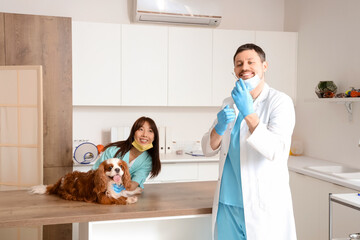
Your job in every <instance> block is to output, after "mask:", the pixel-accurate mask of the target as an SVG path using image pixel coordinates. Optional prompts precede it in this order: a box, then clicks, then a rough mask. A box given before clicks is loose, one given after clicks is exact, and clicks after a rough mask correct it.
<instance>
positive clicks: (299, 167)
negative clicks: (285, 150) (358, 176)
mask: <svg viewBox="0 0 360 240" xmlns="http://www.w3.org/2000/svg"><path fill="white" fill-rule="evenodd" d="M327 165H333V166H344V165H343V164H340V163H336V162H331V161H326V160H321V159H316V158H312V157H308V156H290V157H289V161H288V168H289V171H293V172H296V173H300V174H304V175H306V176H310V177H313V178H316V179H319V180H323V181H326V182H330V183H333V184H337V185H340V186H343V187H347V188H351V189H354V191H360V181H351V180H343V179H341V178H337V177H334V176H331V175H328V174H322V173H319V172H316V171H312V170H309V169H307V167H310V166H327Z"/></svg>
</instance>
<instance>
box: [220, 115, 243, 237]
mask: <svg viewBox="0 0 360 240" xmlns="http://www.w3.org/2000/svg"><path fill="white" fill-rule="evenodd" d="M242 120H243V118H242V116H241V115H240V114H239V115H238V119H237V120H236V122H235V126H234V128H233V130H232V132H231V138H230V145H229V151H228V154H227V156H226V159H225V164H224V169H223V173H222V178H221V186H220V195H219V208H218V214H217V219H216V221H217V234H218V239H219V240H229V239H237V240H246V239H247V238H246V227H245V216H244V205H243V195H242V188H241V171H240V126H241V121H242Z"/></svg>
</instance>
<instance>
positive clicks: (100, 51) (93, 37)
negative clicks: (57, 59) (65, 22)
mask: <svg viewBox="0 0 360 240" xmlns="http://www.w3.org/2000/svg"><path fill="white" fill-rule="evenodd" d="M72 44H73V49H72V53H73V105H94V106H96V105H100V106H101V105H108V106H119V105H120V104H121V25H120V24H110V23H91V22H76V21H75V22H72Z"/></svg>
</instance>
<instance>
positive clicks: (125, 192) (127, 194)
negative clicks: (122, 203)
mask: <svg viewBox="0 0 360 240" xmlns="http://www.w3.org/2000/svg"><path fill="white" fill-rule="evenodd" d="M142 191H143V189H142V188H141V187H137V188H135V190H133V191H128V190H124V191H123V192H122V195H123V196H124V197H129V196H133V195H136V194H141V193H142Z"/></svg>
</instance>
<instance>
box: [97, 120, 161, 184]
mask: <svg viewBox="0 0 360 240" xmlns="http://www.w3.org/2000/svg"><path fill="white" fill-rule="evenodd" d="M145 122H147V123H149V125H150V128H151V129H152V130H153V132H154V141H153V143H152V144H153V147H152V148H150V149H149V150H147V152H148V153H149V155H150V156H151V159H152V169H151V172H150V173H151V176H150V177H151V178H153V177H156V176H157V175H158V174H159V173H160V170H161V163H160V154H159V131H158V129H157V127H156V124H155V122H154V120H152V119H151V118H149V117H141V118H139V119H138V120H136V121H135V122H134V124H133V126H132V127H131V131H130V135H129V137H128V139H126V140H124V141H118V142H113V143H110V144H108V145H106V147H105V148H104V150H106V149H107V148H109V147H118V148H120V149H119V150H118V151H117V152H116V154H115V156H114V157H119V158H122V157H123V156H124V155H125V154H126V153H127V152H128V151H130V149H131V148H132V142H133V141H134V136H135V132H136V131H137V130H138V129H139V128H141V127H142V126H143V125H144V123H145Z"/></svg>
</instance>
